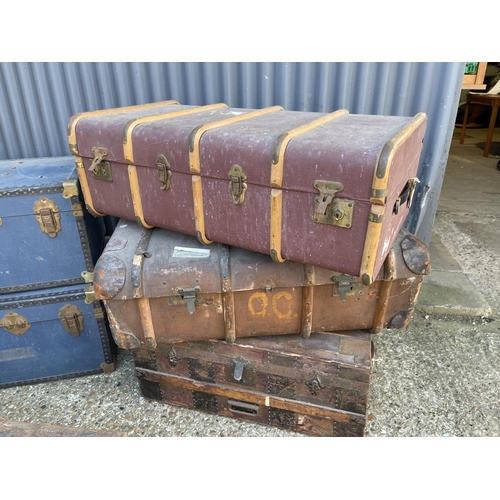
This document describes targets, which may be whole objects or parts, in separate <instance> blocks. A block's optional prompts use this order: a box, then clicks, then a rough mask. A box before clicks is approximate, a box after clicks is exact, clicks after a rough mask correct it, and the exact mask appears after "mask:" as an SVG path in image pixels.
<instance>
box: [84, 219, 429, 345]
mask: <svg viewBox="0 0 500 500" xmlns="http://www.w3.org/2000/svg"><path fill="white" fill-rule="evenodd" d="M429 266H430V262H429V252H428V248H427V246H426V245H425V244H424V243H423V242H421V241H420V240H419V239H418V238H416V237H415V236H413V235H411V234H410V233H408V232H407V231H406V230H404V229H402V230H401V231H400V233H399V235H398V237H397V238H396V240H395V242H394V246H393V248H392V249H391V251H390V252H389V253H388V256H387V257H386V260H385V265H384V267H383V269H381V270H380V272H379V275H378V276H377V279H376V280H375V281H374V282H373V283H372V284H370V285H363V283H362V282H361V279H360V278H357V277H353V276H349V275H346V274H341V273H337V272H334V271H329V270H327V269H323V268H316V267H314V266H311V265H308V264H301V263H297V262H292V261H287V262H285V263H283V264H277V263H275V262H273V261H272V259H271V258H270V257H269V256H268V255H264V254H261V253H258V252H252V251H249V250H244V249H241V248H236V247H228V246H226V245H223V244H221V243H214V244H212V245H204V244H202V243H200V242H199V241H198V240H197V239H196V238H195V237H193V236H189V235H184V234H182V233H175V232H172V231H168V230H165V229H160V228H154V229H145V228H141V227H140V226H139V225H138V224H136V223H135V222H131V221H126V220H124V219H122V220H121V221H120V222H119V223H118V225H117V227H116V229H115V231H114V233H113V235H112V236H111V239H110V240H109V242H108V244H107V246H106V248H105V249H104V252H103V254H102V255H101V257H100V258H99V260H98V262H97V264H96V266H95V268H94V275H93V281H94V293H95V297H96V298H97V299H99V300H102V301H103V302H104V305H105V307H106V310H107V313H108V319H109V323H110V327H111V332H112V334H113V338H114V339H115V342H116V343H117V344H118V346H119V347H121V348H124V349H135V348H139V347H149V348H155V347H156V345H157V344H164V343H173V342H182V341H187V340H220V339H225V340H226V341H228V342H234V340H235V338H240V337H254V336H266V335H290V334H300V335H302V336H304V337H307V336H308V335H310V333H311V332H331V331H346V330H359V329H362V330H365V329H366V330H370V331H372V332H378V331H380V330H381V329H382V328H385V327H388V328H402V327H404V326H406V325H407V324H408V322H409V320H410V318H411V316H412V313H413V310H414V306H415V303H416V300H417V297H418V293H419V290H420V286H421V284H422V280H423V278H424V275H425V274H427V273H428V270H429Z"/></svg>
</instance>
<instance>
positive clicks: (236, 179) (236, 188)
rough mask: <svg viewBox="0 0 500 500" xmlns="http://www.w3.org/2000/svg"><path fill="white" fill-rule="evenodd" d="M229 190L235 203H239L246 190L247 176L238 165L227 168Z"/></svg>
mask: <svg viewBox="0 0 500 500" xmlns="http://www.w3.org/2000/svg"><path fill="white" fill-rule="evenodd" d="M229 180H230V182H229V191H230V193H231V197H232V198H233V203H234V204H235V205H241V204H242V203H243V201H244V199H245V192H246V190H247V187H248V186H247V183H246V182H245V181H246V180H247V176H246V175H245V172H243V170H242V169H241V167H240V166H239V165H233V166H232V167H231V169H230V170H229Z"/></svg>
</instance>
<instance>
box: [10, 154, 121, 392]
mask: <svg viewBox="0 0 500 500" xmlns="http://www.w3.org/2000/svg"><path fill="white" fill-rule="evenodd" d="M106 222H107V219H106V218H99V219H97V218H94V217H92V216H91V215H90V214H89V213H88V212H87V210H86V209H85V205H84V201H83V196H82V193H81V190H80V187H79V181H78V176H77V173H76V167H75V163H74V160H73V158H72V157H71V156H68V157H62V158H40V159H23V160H13V161H12V160H6V161H1V162H0V388H4V387H11V386H17V385H25V384H34V383H38V382H46V381H51V380H58V379H63V378H73V377H78V376H84V375H91V374H97V373H102V372H111V371H113V370H114V365H115V355H116V345H115V343H114V342H113V340H112V337H111V335H110V331H109V327H108V325H107V323H106V318H105V311H104V308H103V305H102V303H101V302H100V301H99V300H97V299H96V298H95V297H94V295H93V292H92V290H91V284H88V283H87V282H88V281H90V277H91V275H92V272H93V269H94V264H95V262H96V260H97V259H98V258H99V256H100V255H101V253H102V251H103V249H104V245H105V238H106Z"/></svg>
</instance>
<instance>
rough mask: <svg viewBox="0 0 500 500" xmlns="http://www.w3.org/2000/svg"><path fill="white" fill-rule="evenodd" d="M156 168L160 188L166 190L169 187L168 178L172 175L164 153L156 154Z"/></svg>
mask: <svg viewBox="0 0 500 500" xmlns="http://www.w3.org/2000/svg"><path fill="white" fill-rule="evenodd" d="M156 170H157V173H158V179H160V189H163V190H164V191H168V190H169V189H170V179H171V177H172V171H171V170H170V164H169V163H168V161H167V159H166V158H165V156H164V155H161V154H160V155H158V158H156Z"/></svg>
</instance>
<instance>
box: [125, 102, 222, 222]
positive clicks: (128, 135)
mask: <svg viewBox="0 0 500 500" xmlns="http://www.w3.org/2000/svg"><path fill="white" fill-rule="evenodd" d="M220 108H227V104H223V103H218V104H211V105H208V106H196V107H195V108H189V109H181V110H178V111H170V112H168V113H161V114H157V115H152V116H143V117H142V118H134V119H133V120H130V121H129V122H128V123H127V124H126V125H125V128H124V131H123V156H124V158H125V160H126V161H128V162H130V163H131V165H129V166H128V174H129V181H130V193H131V195H132V202H133V205H134V214H135V218H136V220H137V222H138V223H139V224H140V225H141V226H143V227H147V228H151V227H153V226H151V225H150V224H148V223H147V222H146V220H145V218H144V211H143V208H142V200H141V191H140V186H139V177H138V175H137V167H136V166H135V165H134V164H133V163H134V151H133V144H132V134H133V132H134V130H135V128H136V127H137V126H139V125H143V124H146V123H153V122H157V121H163V120H170V119H172V118H178V117H181V116H187V115H192V114H196V113H201V112H203V111H213V110H214V109H220Z"/></svg>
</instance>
